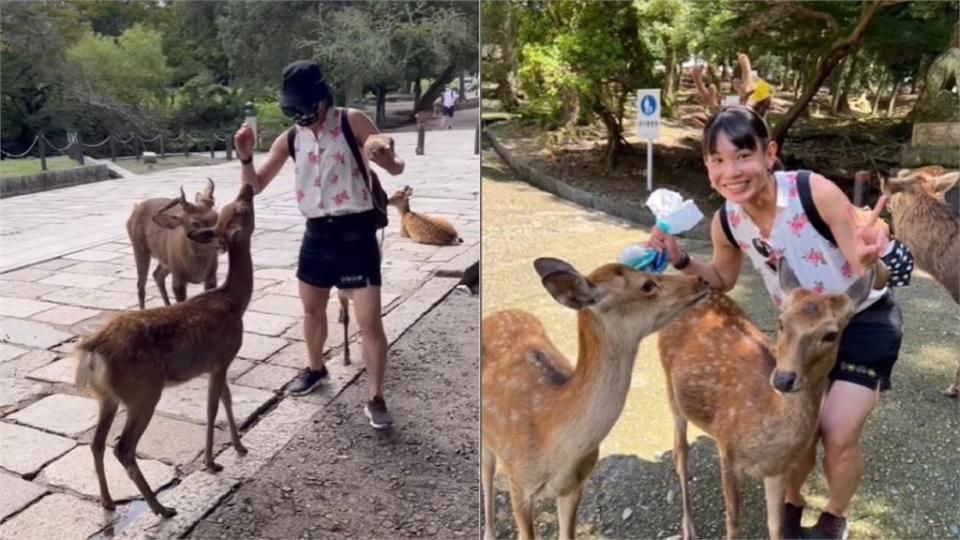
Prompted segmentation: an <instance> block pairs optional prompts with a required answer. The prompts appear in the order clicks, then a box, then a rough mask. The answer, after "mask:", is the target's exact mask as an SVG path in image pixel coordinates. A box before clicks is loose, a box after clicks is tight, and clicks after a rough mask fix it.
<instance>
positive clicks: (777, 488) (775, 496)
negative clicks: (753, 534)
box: [763, 474, 787, 540]
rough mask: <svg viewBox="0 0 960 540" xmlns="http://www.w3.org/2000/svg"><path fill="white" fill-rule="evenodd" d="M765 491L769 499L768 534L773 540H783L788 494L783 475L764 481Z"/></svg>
mask: <svg viewBox="0 0 960 540" xmlns="http://www.w3.org/2000/svg"><path fill="white" fill-rule="evenodd" d="M763 491H764V494H765V495H766V499H767V532H768V533H769V534H770V538H771V540H781V539H782V538H783V530H782V529H781V525H783V500H784V496H785V495H786V492H787V483H786V479H785V478H784V476H783V475H782V474H779V475H777V476H767V477H764V479H763Z"/></svg>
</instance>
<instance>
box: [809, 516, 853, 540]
mask: <svg viewBox="0 0 960 540" xmlns="http://www.w3.org/2000/svg"><path fill="white" fill-rule="evenodd" d="M804 532H805V533H806V534H804V536H803V537H804V538H818V539H827V538H829V539H832V540H846V538H847V520H846V519H845V518H842V517H838V516H835V515H833V514H831V513H830V512H821V513H820V519H818V520H817V524H816V525H814V526H813V528H812V529H806V530H804Z"/></svg>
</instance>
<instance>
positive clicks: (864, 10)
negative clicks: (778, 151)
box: [773, 2, 881, 148]
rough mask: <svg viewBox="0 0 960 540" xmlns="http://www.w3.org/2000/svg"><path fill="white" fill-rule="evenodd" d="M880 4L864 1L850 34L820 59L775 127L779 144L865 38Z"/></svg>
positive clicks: (781, 145)
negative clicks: (803, 86) (810, 78)
mask: <svg viewBox="0 0 960 540" xmlns="http://www.w3.org/2000/svg"><path fill="white" fill-rule="evenodd" d="M880 6H881V3H880V2H864V3H863V5H862V7H861V9H860V19H859V20H858V21H857V24H856V25H855V26H854V28H853V30H852V31H851V32H850V35H848V36H846V37H842V38H840V39H837V40H836V41H835V42H834V43H833V46H831V47H830V52H828V53H827V55H826V56H825V57H824V58H823V60H821V61H820V64H819V65H818V67H817V74H816V75H815V76H814V77H813V80H811V81H810V84H808V85H807V86H806V90H804V92H803V95H802V96H800V99H799V100H798V101H797V102H796V103H794V104H793V106H792V107H790V110H789V111H787V114H786V116H785V117H784V119H783V120H782V121H781V122H780V123H779V124H777V127H776V128H775V129H774V134H773V138H774V139H775V140H776V141H777V146H779V147H780V148H783V141H784V140H785V139H786V138H787V132H788V131H790V126H792V125H793V123H794V122H796V120H797V118H798V117H799V116H800V112H801V111H803V110H804V109H805V108H806V107H807V105H809V104H810V100H812V99H813V96H814V95H816V93H817V90H818V89H819V88H820V85H821V84H823V81H824V80H825V79H826V78H827V77H828V76H829V75H830V73H831V72H832V71H833V69H834V68H835V67H837V64H838V63H839V62H840V60H842V59H843V58H844V57H845V56H847V55H848V54H850V52H851V51H853V50H855V49H856V46H857V44H858V43H860V40H861V39H863V34H864V32H866V30H867V26H869V24H870V21H872V20H873V18H874V17H875V16H876V14H877V10H878V9H880Z"/></svg>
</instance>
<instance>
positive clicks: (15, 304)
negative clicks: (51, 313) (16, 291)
mask: <svg viewBox="0 0 960 540" xmlns="http://www.w3.org/2000/svg"><path fill="white" fill-rule="evenodd" d="M56 306H57V304H51V303H50V302H38V301H36V300H29V299H26V298H11V297H9V296H0V316H6V317H24V318H25V317H29V316H31V315H33V314H35V313H40V312H41V311H46V310H48V309H51V308H54V307H56Z"/></svg>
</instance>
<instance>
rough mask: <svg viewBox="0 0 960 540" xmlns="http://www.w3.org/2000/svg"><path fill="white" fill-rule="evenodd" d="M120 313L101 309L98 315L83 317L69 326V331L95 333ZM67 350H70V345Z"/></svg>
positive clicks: (87, 334) (83, 333)
mask: <svg viewBox="0 0 960 540" xmlns="http://www.w3.org/2000/svg"><path fill="white" fill-rule="evenodd" d="M121 313H123V312H122V311H114V310H107V311H101V312H100V313H99V314H98V315H94V316H93V317H90V318H89V319H84V320H83V321H81V322H79V323H77V324H74V325H73V326H71V327H70V332H72V333H74V334H76V335H78V336H90V335H93V334H96V333H97V332H99V331H100V329H101V328H103V327H104V326H106V324H107V323H108V322H110V321H111V320H112V319H113V318H114V317H116V316H117V315H119V314H121ZM69 350H72V347H71V348H70V349H69Z"/></svg>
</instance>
